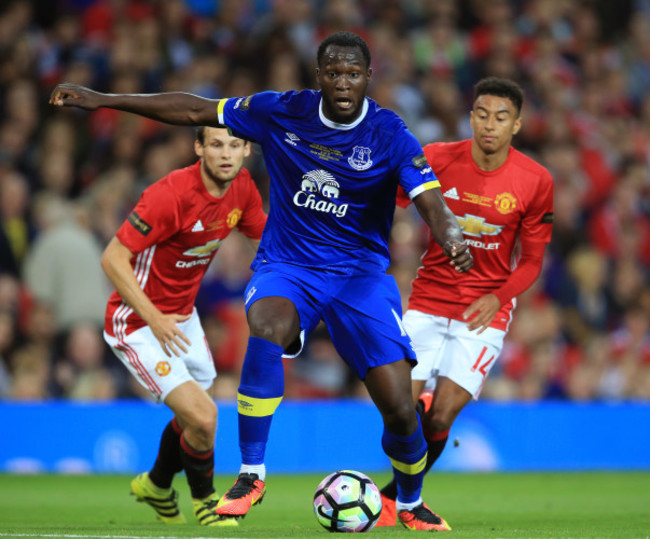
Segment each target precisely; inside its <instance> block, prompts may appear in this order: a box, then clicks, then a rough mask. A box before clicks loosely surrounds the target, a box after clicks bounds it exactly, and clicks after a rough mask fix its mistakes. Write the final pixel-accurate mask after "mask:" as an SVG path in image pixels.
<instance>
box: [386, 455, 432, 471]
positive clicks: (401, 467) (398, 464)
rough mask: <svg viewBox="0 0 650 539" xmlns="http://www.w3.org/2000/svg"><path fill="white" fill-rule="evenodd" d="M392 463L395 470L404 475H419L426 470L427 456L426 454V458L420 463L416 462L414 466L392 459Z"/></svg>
mask: <svg viewBox="0 0 650 539" xmlns="http://www.w3.org/2000/svg"><path fill="white" fill-rule="evenodd" d="M388 458H390V457H388ZM390 463H391V464H392V465H393V468H395V469H396V470H399V471H400V472H402V473H405V474H408V475H416V474H419V473H420V472H421V471H422V470H424V467H425V466H426V464H427V454H426V453H425V454H424V456H423V457H422V458H421V459H420V460H419V461H418V462H414V463H413V464H406V462H400V461H399V460H395V459H392V458H391V459H390Z"/></svg>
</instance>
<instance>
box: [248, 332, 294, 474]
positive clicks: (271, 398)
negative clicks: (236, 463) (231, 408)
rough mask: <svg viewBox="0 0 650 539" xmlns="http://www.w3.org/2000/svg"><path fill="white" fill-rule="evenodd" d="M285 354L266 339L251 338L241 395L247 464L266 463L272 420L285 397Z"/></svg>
mask: <svg viewBox="0 0 650 539" xmlns="http://www.w3.org/2000/svg"><path fill="white" fill-rule="evenodd" d="M283 352H284V350H283V349H282V347H281V346H280V345H278V344H275V343H272V342H271V341H267V340H266V339H260V338H259V337H249V339H248V348H247V349H246V357H245V358H244V365H243V368H242V374H241V381H240V383H239V392H238V394H237V411H238V412H239V449H240V451H241V456H242V463H243V464H251V465H257V464H263V463H264V452H265V451H266V443H267V441H268V439H269V431H270V429H271V420H272V419H273V414H274V412H275V409H276V408H277V407H278V405H279V404H280V401H281V400H282V396H283V395H284V366H283V365H282V354H283Z"/></svg>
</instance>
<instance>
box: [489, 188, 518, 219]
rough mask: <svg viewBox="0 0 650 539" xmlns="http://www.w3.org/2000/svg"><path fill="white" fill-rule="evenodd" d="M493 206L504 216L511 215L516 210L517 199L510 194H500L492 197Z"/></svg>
mask: <svg viewBox="0 0 650 539" xmlns="http://www.w3.org/2000/svg"><path fill="white" fill-rule="evenodd" d="M494 206H495V207H496V209H497V211H498V212H499V213H502V214H504V215H506V214H508V213H512V212H513V211H515V208H517V199H516V198H515V197H514V196H512V195H511V194H510V193H501V194H499V195H497V196H496V197H494Z"/></svg>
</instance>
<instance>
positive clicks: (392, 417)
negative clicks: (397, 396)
mask: <svg viewBox="0 0 650 539" xmlns="http://www.w3.org/2000/svg"><path fill="white" fill-rule="evenodd" d="M382 416H383V418H384V424H385V425H386V428H388V429H389V430H390V431H391V432H394V433H395V434H400V435H403V436H408V435H409V434H411V432H413V430H415V428H416V427H417V417H416V415H415V408H413V403H412V402H411V401H410V400H405V402H403V403H402V402H399V403H395V404H393V405H392V406H389V407H386V408H385V409H384V410H383V411H382Z"/></svg>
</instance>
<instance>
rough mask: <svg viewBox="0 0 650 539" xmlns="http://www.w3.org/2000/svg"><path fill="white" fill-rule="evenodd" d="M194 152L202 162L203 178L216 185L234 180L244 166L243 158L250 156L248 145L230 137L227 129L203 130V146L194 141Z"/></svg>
mask: <svg viewBox="0 0 650 539" xmlns="http://www.w3.org/2000/svg"><path fill="white" fill-rule="evenodd" d="M194 151H195V152H196V155H198V156H199V157H200V158H201V159H202V160H203V162H202V165H201V170H202V172H203V174H204V176H205V177H207V178H208V179H209V180H211V181H213V182H214V183H217V184H223V183H228V182H230V181H232V180H234V179H235V176H237V174H239V171H240V170H241V168H242V166H244V158H245V157H248V156H249V155H250V152H251V151H250V144H248V143H247V142H246V141H245V140H243V139H240V138H237V137H232V136H230V135H229V134H228V130H227V129H218V128H215V127H206V128H205V137H204V140H203V144H201V143H200V142H199V141H198V140H196V141H194Z"/></svg>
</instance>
